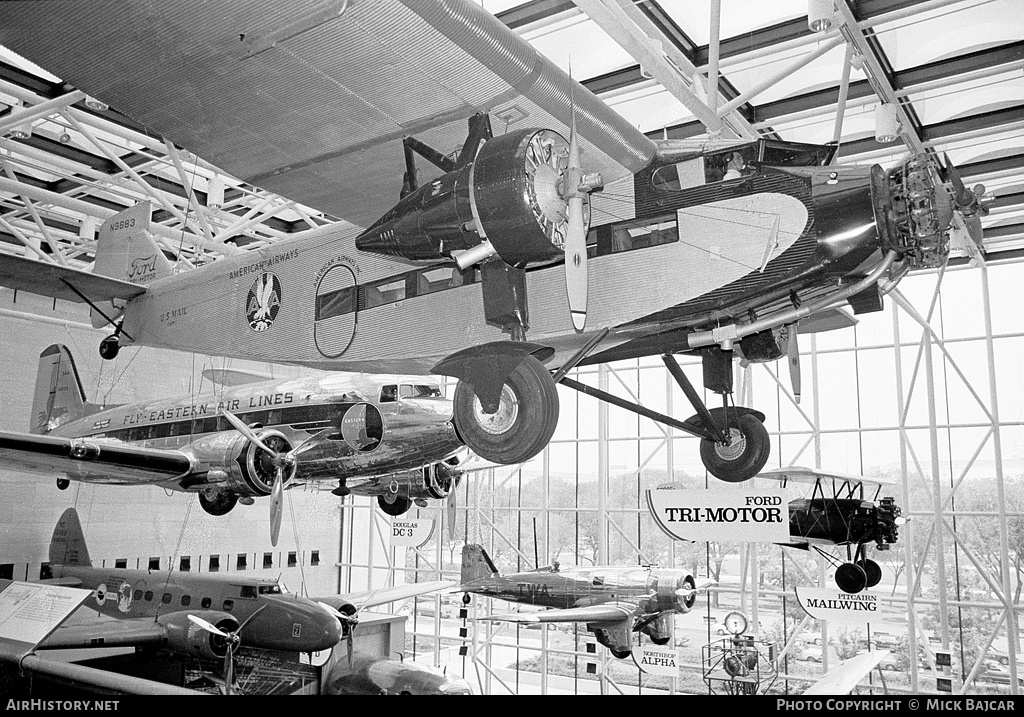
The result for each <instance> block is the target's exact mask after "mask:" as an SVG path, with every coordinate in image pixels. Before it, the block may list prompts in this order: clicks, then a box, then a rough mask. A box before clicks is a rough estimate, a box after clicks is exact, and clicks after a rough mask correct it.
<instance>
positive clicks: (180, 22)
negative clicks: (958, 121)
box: [0, 0, 985, 481]
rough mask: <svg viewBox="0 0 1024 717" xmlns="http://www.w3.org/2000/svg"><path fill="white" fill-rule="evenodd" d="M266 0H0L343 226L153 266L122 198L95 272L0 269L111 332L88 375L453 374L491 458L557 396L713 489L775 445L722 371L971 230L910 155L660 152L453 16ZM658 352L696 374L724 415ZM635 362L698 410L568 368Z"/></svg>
mask: <svg viewBox="0 0 1024 717" xmlns="http://www.w3.org/2000/svg"><path fill="white" fill-rule="evenodd" d="M270 6H272V8H273V10H271V9H270ZM270 6H268V4H267V3H265V2H237V3H231V4H230V5H227V6H225V5H224V4H222V3H204V4H199V5H197V4H195V3H191V2H187V3H186V2H182V1H180V0H178V1H172V0H169V1H168V2H163V3H159V4H158V5H152V4H151V5H146V6H145V8H144V9H143V8H142V7H141V6H139V7H129V8H128V9H125V8H124V7H123V6H122V5H121V4H120V3H102V4H100V3H78V2H70V1H69V2H48V3H34V2H6V3H0V43H2V44H3V45H5V46H7V47H9V48H11V49H13V50H14V51H16V52H18V53H19V54H21V55H22V56H24V57H26V58H28V59H30V60H33V61H35V62H37V63H40V65H42V66H45V67H46V68H47V69H48V70H50V71H52V72H54V73H55V74H57V75H59V76H60V77H61V78H62V79H63V80H64V81H66V82H69V83H71V84H72V85H73V86H75V87H77V88H78V89H80V90H82V91H84V92H87V93H89V94H90V95H92V96H94V97H96V98H98V99H100V100H102V101H104V102H106V103H108V104H109V105H110V106H111V107H113V108H115V109H116V110H117V111H119V112H121V113H123V114H124V115H126V116H128V117H130V118H132V119H133V120H135V121H136V122H137V123H139V124H140V125H142V126H145V127H147V128H149V129H150V130H151V131H154V132H156V133H159V134H160V135H162V136H163V137H165V138H167V139H169V140H170V141H172V142H175V143H177V144H179V145H181V146H182V147H185V148H187V149H188V150H190V151H192V152H195V153H196V154H197V155H198V156H200V157H202V158H203V159H204V160H206V161H208V162H212V163H213V164H215V165H217V166H219V167H221V168H222V169H224V170H225V171H227V172H230V173H232V174H234V175H235V176H236V177H237V178H239V179H240V180H243V181H245V182H249V183H252V184H254V185H256V186H259V187H262V188H265V189H267V190H270V191H274V192H277V193H279V194H281V195H283V196H285V197H287V198H289V199H292V200H294V201H297V202H300V203H302V204H305V205H308V206H311V207H314V208H317V209H319V210H322V211H325V212H328V213H330V214H332V215H334V216H337V217H341V218H343V219H345V220H348V221H349V222H350V223H351V224H352V225H354V226H355V227H356V228H355V229H353V228H352V227H351V226H347V225H334V226H326V227H320V228H317V229H312V230H310V231H308V232H304V233H302V234H300V235H296V236H295V237H293V238H289V239H285V240H281V241H278V242H274V243H272V244H270V245H268V246H263V247H260V248H259V249H258V250H257V251H255V252H237V251H236V248H235V247H233V246H231V247H227V246H225V248H224V253H225V254H235V255H231V256H226V257H225V258H222V259H218V260H216V261H213V262H210V263H207V264H206V265H204V266H201V267H198V268H195V269H194V270H183V271H180V272H179V273H173V272H172V271H171V268H170V266H169V265H168V264H167V262H166V261H165V258H164V254H163V252H162V250H160V249H159V248H158V247H156V245H155V244H153V242H151V241H150V240H149V239H148V237H146V235H145V232H144V231H142V229H143V227H144V225H145V224H146V223H148V222H149V220H150V214H149V210H148V209H146V208H143V209H142V210H140V211H141V214H129V215H119V216H115V218H113V219H112V220H109V221H108V223H107V225H106V227H105V228H106V236H107V239H108V240H110V241H108V242H107V243H106V244H104V245H101V246H100V247H99V249H98V251H97V255H96V267H95V271H94V272H85V271H81V270H78V269H75V268H71V267H65V266H59V265H57V264H56V263H54V264H47V263H40V262H36V261H33V260H29V259H25V258H21V257H12V256H4V257H3V258H2V260H0V281H2V283H3V284H4V285H6V286H9V287H14V288H20V289H25V290H28V291H32V292H35V293H42V294H45V295H54V296H58V297H60V298H65V299H71V300H74V301H84V302H87V303H89V304H90V305H92V306H93V308H94V309H95V310H96V316H97V318H98V323H99V324H100V325H102V324H107V323H111V324H113V325H114V327H115V331H114V334H113V335H112V336H110V337H108V338H107V339H106V340H105V341H104V342H103V344H102V346H101V353H102V354H103V355H104V356H105V357H113V356H115V355H116V354H117V351H118V348H119V346H120V345H121V344H122V343H133V344H137V345H146V346H170V347H175V348H178V349H182V350H193V351H198V352H202V353H206V354H214V355H226V356H244V357H247V358H259V359H262V360H267V361H273V362H292V363H299V364H305V365H310V366H315V367H320V368H331V369H343V370H375V371H376V370H384V371H401V372H410V371H419V372H433V373H439V374H445V375H450V376H455V377H457V378H458V379H459V384H458V387H457V389H456V393H455V396H454V403H455V407H454V421H455V425H456V427H457V428H458V431H459V435H460V437H461V438H462V440H463V441H464V442H465V443H466V445H467V446H468V447H469V448H470V449H472V450H473V451H474V452H475V453H476V454H477V455H479V456H480V457H482V458H484V459H486V460H490V461H493V462H496V463H518V462H522V461H525V460H528V459H529V458H531V457H533V456H535V455H536V454H537V453H538V452H540V451H541V450H542V449H543V447H544V446H545V445H546V444H547V442H548V440H549V439H550V437H551V435H552V434H553V432H554V430H555V425H556V423H557V420H558V409H559V399H558V394H557V391H556V385H557V384H559V383H561V384H562V385H566V386H569V387H572V388H574V389H577V390H580V391H584V392H586V393H588V394H590V395H594V396H596V397H598V398H601V399H603V400H608V401H611V402H615V403H617V405H622V406H624V407H627V408H632V409H633V410H637V411H638V412H642V413H643V415H647V416H650V417H651V418H654V419H655V420H659V421H662V422H665V423H668V424H669V425H673V426H675V427H677V428H678V429H679V430H682V431H685V432H688V433H691V434H693V435H697V436H699V437H701V439H702V440H701V458H702V460H703V462H704V464H705V466H706V467H707V468H708V470H709V471H710V472H711V473H712V474H714V475H715V476H717V477H718V478H721V479H723V480H726V481H742V480H746V479H748V478H751V477H752V476H754V475H755V474H756V473H757V472H758V471H759V470H760V469H761V468H762V467H763V466H764V465H765V463H766V461H767V458H768V455H769V451H770V443H769V438H768V433H767V430H766V429H765V428H764V426H763V421H764V418H765V417H764V415H763V414H762V413H760V412H758V411H756V410H754V409H751V408H744V407H737V406H733V405H731V400H730V399H731V395H732V391H733V388H732V362H733V358H734V356H736V355H740V356H742V357H743V358H744V359H746V360H748V361H772V360H776V359H778V358H780V357H782V356H786V355H788V356H790V358H791V366H794V367H798V360H797V356H798V353H797V344H796V336H797V332H798V328H799V330H800V331H806V330H809V326H808V324H807V321H808V319H809V318H813V316H814V315H815V314H817V313H819V312H821V311H823V310H829V309H831V308H833V307H835V306H838V305H840V304H845V303H846V302H849V303H850V304H851V305H852V306H853V307H854V310H855V311H856V312H864V311H873V310H878V309H880V308H881V302H882V297H883V295H884V294H885V293H886V292H887V291H888V290H890V289H891V288H892V287H893V286H894V285H895V283H896V282H897V281H899V279H900V278H902V277H903V276H904V275H905V274H906V273H907V272H909V271H910V270H911V269H914V268H921V267H934V266H938V265H940V264H941V263H942V262H944V261H945V259H946V257H947V255H948V251H949V236H950V231H951V224H952V222H953V221H954V214H955V213H956V214H959V215H961V217H962V218H963V220H964V226H966V228H967V229H968V230H969V231H970V233H971V240H973V241H974V242H975V243H978V242H980V240H981V224H980V219H979V216H980V215H981V214H982V213H984V211H985V207H984V205H983V203H982V202H981V195H980V193H978V192H973V191H971V190H968V189H966V188H965V187H964V186H963V183H962V182H961V181H960V179H959V176H958V175H957V173H956V170H955V169H954V168H953V167H952V166H951V165H949V164H948V163H947V164H946V166H943V165H942V164H941V163H940V162H939V161H938V160H937V158H935V157H934V156H933V155H930V154H921V155H914V156H911V157H909V158H908V159H907V160H906V161H904V162H902V163H900V164H899V165H898V166H895V167H893V168H890V169H888V170H886V169H883V168H882V167H880V166H873V167H844V166H837V165H834V164H833V163H832V158H833V155H834V154H835V151H836V148H835V147H834V146H829V147H819V146H810V145H802V144H795V143H791V142H782V141H776V140H771V139H757V140H736V141H728V140H725V141H723V140H717V141H706V142H700V141H698V142H683V143H672V142H668V143H661V144H659V143H656V142H654V141H652V140H650V139H648V138H647V137H646V136H644V135H643V134H641V133H640V132H639V131H638V130H637V129H636V128H635V127H633V126H632V125H630V124H629V122H627V121H626V120H625V119H624V118H623V117H621V116H619V115H618V114H617V113H616V112H615V111H614V110H612V109H611V108H609V107H608V106H607V105H605V104H604V103H603V102H601V100H599V99H598V98H597V97H596V96H595V95H593V94H592V93H590V92H589V91H587V90H586V89H585V88H583V87H582V85H580V84H579V83H577V82H575V81H573V80H572V79H570V78H569V77H568V76H567V75H566V74H565V73H564V72H562V71H561V70H560V69H559V68H557V67H556V66H555V65H554V64H553V63H551V62H550V61H549V60H547V59H546V58H544V57H543V56H542V55H540V54H539V53H538V52H537V51H536V50H535V49H534V48H533V47H532V46H530V45H529V44H528V43H527V42H525V41H524V40H522V39H521V38H519V37H518V36H517V35H516V34H514V33H513V32H512V31H510V30H509V29H508V28H507V27H505V26H504V25H503V24H502V23H501V22H500V21H498V20H497V19H496V18H495V17H494V16H493V15H491V14H490V13H488V12H487V11H486V10H484V9H483V8H481V7H480V6H479V5H478V4H477V3H475V2H471V1H470V0H380V1H379V2H355V3H347V2H338V3H332V2H327V3H323V4H321V5H318V6H317V7H316V8H315V9H300V8H298V7H296V6H293V5H291V4H285V3H271V4H270ZM39 27H46V28H47V32H45V33H41V32H38V28H39ZM97 38H109V41H98V40H97ZM411 40H412V41H411ZM467 119H468V120H469V131H468V135H467V134H466V130H465V127H466V121H467ZM492 120H493V122H494V127H495V128H498V129H500V130H501V132H502V133H500V134H497V135H495V134H494V132H493V130H492ZM566 137H568V139H566ZM460 148H461V149H460ZM452 150H457V158H455V159H453V158H452V157H453V156H454V154H455V153H454V152H452ZM417 156H419V157H421V158H425V159H427V160H428V162H429V165H430V166H417V163H416V158H417ZM420 164H421V165H422V164H423V163H422V162H421V163H420ZM601 187H603V190H601V191H598V190H600V189H601ZM396 200H397V203H396ZM144 206H145V205H143V207H144ZM591 219H593V221H591ZM187 229H188V228H183V231H186V233H189V232H188V231H187ZM114 235H117V241H113V238H114ZM101 240H102V237H101ZM968 241H970V240H968ZM527 297H529V300H528V299H527ZM112 302H113V303H112ZM505 334H507V338H506V336H504V335H505ZM674 353H690V354H699V355H700V356H701V358H702V360H703V364H704V371H703V374H704V376H703V378H704V384H705V387H706V388H708V389H709V390H710V391H712V392H713V393H716V394H719V395H720V396H721V397H722V404H723V405H722V406H721V407H719V408H714V409H712V410H709V409H708V408H707V407H706V406H705V404H704V402H703V399H702V398H701V397H700V396H699V394H698V393H697V391H696V390H694V388H693V387H692V386H691V385H690V382H689V380H688V379H687V378H686V376H685V375H684V374H683V372H682V371H681V370H680V369H679V366H678V364H676V362H675V359H674V358H673V356H672V355H673V354H674ZM649 355H661V356H662V357H663V360H664V361H665V363H666V365H667V367H668V369H669V370H670V371H671V372H672V374H673V376H674V377H675V379H676V381H677V382H678V383H679V384H680V385H681V386H682V388H683V390H684V393H685V394H686V396H687V398H688V399H689V400H690V402H691V403H692V404H693V406H694V409H695V411H696V415H694V416H693V417H691V418H690V419H688V420H686V421H677V420H675V419H674V418H672V417H670V416H664V415H661V414H657V413H655V412H652V411H648V410H646V409H642V407H638V406H635V405H633V404H630V403H629V402H627V401H623V400H622V399H621V398H618V397H616V396H613V395H611V394H609V393H607V392H603V391H599V390H597V389H593V388H590V387H587V386H585V385H584V384H582V383H580V382H577V381H574V380H572V379H569V378H568V377H566V375H565V374H566V372H568V371H569V370H570V369H571V368H573V367H574V366H577V365H583V364H587V363H599V362H606V361H613V360H618V359H623V358H632V357H640V356H649ZM794 376H795V377H797V378H798V376H799V374H798V372H794Z"/></svg>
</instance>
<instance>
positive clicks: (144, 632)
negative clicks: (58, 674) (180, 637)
mask: <svg viewBox="0 0 1024 717" xmlns="http://www.w3.org/2000/svg"><path fill="white" fill-rule="evenodd" d="M166 642H167V631H166V629H165V628H164V626H163V625H160V624H159V623H157V622H155V621H154V620H152V619H149V618H147V619H144V620H137V619H122V620H109V621H106V622H98V623H95V624H91V625H63V626H61V627H58V628H57V629H56V630H54V631H53V633H51V634H50V636H49V637H47V638H46V639H45V640H43V642H42V643H40V645H39V649H40V650H72V649H80V648H84V647H145V646H147V645H152V646H154V647H157V646H160V645H163V644H165V643H166Z"/></svg>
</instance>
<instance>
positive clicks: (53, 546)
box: [50, 508, 92, 567]
mask: <svg viewBox="0 0 1024 717" xmlns="http://www.w3.org/2000/svg"><path fill="white" fill-rule="evenodd" d="M50 564H51V565H77V566H80V567H90V566H92V561H91V560H90V559H89V549H88V548H87V547H85V534H84V533H82V524H81V522H79V520H78V511H77V510H75V509H74V508H68V509H67V510H65V511H64V514H63V515H62V516H61V517H60V520H58V521H57V526H56V527H55V528H54V529H53V538H51V539H50Z"/></svg>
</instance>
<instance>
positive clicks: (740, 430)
mask: <svg viewBox="0 0 1024 717" xmlns="http://www.w3.org/2000/svg"><path fill="white" fill-rule="evenodd" d="M729 433H730V439H731V440H730V442H729V445H722V444H721V443H718V442H717V441H713V440H711V439H709V438H702V439H701V440H700V459H701V461H703V462H704V467H705V468H707V469H708V473H710V474H711V475H713V476H714V477H715V478H718V479H719V480H723V481H725V482H726V483H741V482H743V481H745V480H749V479H751V478H753V477H754V476H756V475H757V474H758V473H759V472H760V471H761V469H762V468H764V465H765V463H767V462H768V456H769V455H770V454H771V450H772V444H771V439H770V438H769V437H768V430H767V429H766V428H765V427H764V424H763V423H761V422H760V421H759V420H757V418H756V417H755V416H752V415H751V414H749V413H744V414H743V415H742V416H740V417H739V420H738V421H736V425H732V426H730V427H729Z"/></svg>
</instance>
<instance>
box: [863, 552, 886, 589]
mask: <svg viewBox="0 0 1024 717" xmlns="http://www.w3.org/2000/svg"><path fill="white" fill-rule="evenodd" d="M860 566H861V567H862V568H863V569H864V574H865V575H866V576H867V583H866V585H867V587H869V588H873V587H875V586H876V585H878V583H880V582H881V581H882V566H880V565H879V564H878V563H876V562H875V561H874V560H872V559H870V558H866V559H865V560H864V561H863V562H862V563H861V564H860Z"/></svg>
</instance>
